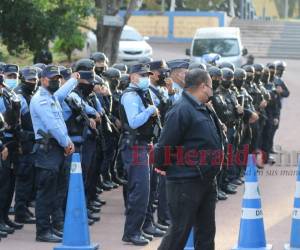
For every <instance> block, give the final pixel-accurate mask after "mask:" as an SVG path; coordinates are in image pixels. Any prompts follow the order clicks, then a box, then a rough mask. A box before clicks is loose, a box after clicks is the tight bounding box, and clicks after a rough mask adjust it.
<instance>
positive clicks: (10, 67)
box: [3, 64, 19, 74]
mask: <svg viewBox="0 0 300 250" xmlns="http://www.w3.org/2000/svg"><path fill="white" fill-rule="evenodd" d="M3 73H5V74H18V73H19V66H18V65H16V64H6V65H5V66H4V67H3Z"/></svg>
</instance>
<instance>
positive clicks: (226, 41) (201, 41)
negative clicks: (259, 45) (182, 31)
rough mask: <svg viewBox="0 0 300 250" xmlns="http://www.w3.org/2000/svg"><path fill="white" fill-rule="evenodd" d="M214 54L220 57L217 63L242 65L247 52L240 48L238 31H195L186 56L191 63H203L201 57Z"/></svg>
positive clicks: (224, 29) (234, 29) (222, 29)
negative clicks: (189, 58)
mask: <svg viewBox="0 0 300 250" xmlns="http://www.w3.org/2000/svg"><path fill="white" fill-rule="evenodd" d="M210 53H216V54H219V55H220V56H221V58H220V60H218V63H221V62H224V61H227V62H231V63H233V64H234V65H236V66H237V67H239V66H241V65H242V64H243V56H245V55H247V53H248V51H247V49H246V48H244V47H243V46H242V42H241V36H240V29H239V28H236V27H216V28H200V29H198V30H197V31H196V33H195V36H194V38H193V41H192V44H191V48H190V49H187V50H186V54H187V55H189V56H190V57H191V61H193V62H203V58H202V56H203V55H206V54H210Z"/></svg>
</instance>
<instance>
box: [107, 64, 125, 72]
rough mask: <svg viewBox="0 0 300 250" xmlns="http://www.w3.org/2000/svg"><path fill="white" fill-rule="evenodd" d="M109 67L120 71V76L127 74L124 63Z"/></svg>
mask: <svg viewBox="0 0 300 250" xmlns="http://www.w3.org/2000/svg"><path fill="white" fill-rule="evenodd" d="M111 67H112V68H115V69H118V70H120V71H121V74H127V72H128V67H127V65H126V64H124V63H115V64H114V65H113V66H111Z"/></svg>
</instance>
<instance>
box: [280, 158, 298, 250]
mask: <svg viewBox="0 0 300 250" xmlns="http://www.w3.org/2000/svg"><path fill="white" fill-rule="evenodd" d="M299 234H300V157H299V159H298V170H297V180H296V192H295V199H294V209H293V213H292V229H291V238H290V244H285V245H284V249H285V250H300V237H299Z"/></svg>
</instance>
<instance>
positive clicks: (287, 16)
mask: <svg viewBox="0 0 300 250" xmlns="http://www.w3.org/2000/svg"><path fill="white" fill-rule="evenodd" d="M284 18H285V19H288V18H289V0H285V2H284Z"/></svg>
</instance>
